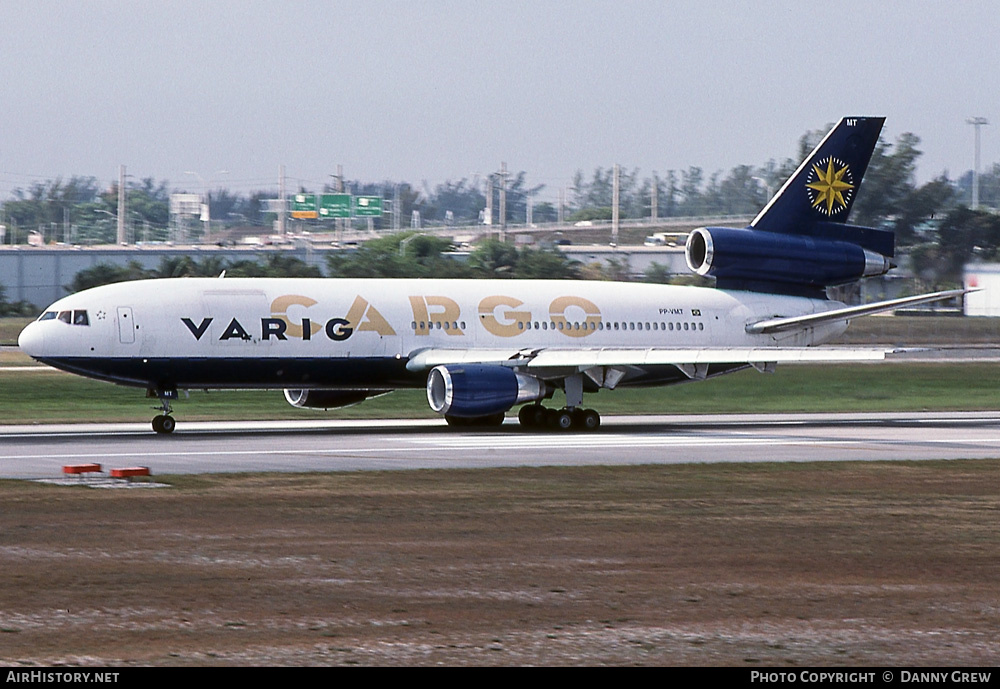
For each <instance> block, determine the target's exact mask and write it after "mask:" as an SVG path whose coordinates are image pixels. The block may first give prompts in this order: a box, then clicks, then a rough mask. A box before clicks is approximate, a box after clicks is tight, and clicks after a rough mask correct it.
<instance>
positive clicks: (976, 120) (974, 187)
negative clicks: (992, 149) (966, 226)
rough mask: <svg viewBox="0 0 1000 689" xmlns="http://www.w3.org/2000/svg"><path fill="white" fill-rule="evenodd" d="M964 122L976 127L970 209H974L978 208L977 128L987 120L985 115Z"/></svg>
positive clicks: (986, 122)
mask: <svg viewBox="0 0 1000 689" xmlns="http://www.w3.org/2000/svg"><path fill="white" fill-rule="evenodd" d="M966 122H967V123H968V124H971V125H972V126H973V127H975V128H976V158H975V167H973V168H972V210H976V209H977V208H979V129H980V128H981V127H982V126H983V125H984V124H989V122H988V121H987V120H986V118H985V117H970V118H969V119H967V120H966Z"/></svg>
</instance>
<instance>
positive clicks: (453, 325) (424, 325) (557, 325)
mask: <svg viewBox="0 0 1000 689" xmlns="http://www.w3.org/2000/svg"><path fill="white" fill-rule="evenodd" d="M459 325H461V328H459ZM418 326H419V328H418ZM526 328H527V329H528V330H664V331H668V332H669V331H674V330H676V331H681V330H687V331H693V330H704V329H705V324H704V323H702V322H669V323H666V322H662V321H661V322H659V323H655V322H654V323H648V322H642V323H636V322H634V321H629V322H618V321H613V322H611V323H608V324H606V325H605V323H604V321H598V322H596V323H595V322H593V321H589V322H586V323H576V322H574V323H569V322H566V323H564V322H563V321H518V322H517V329H518V330H524V329H526ZM410 329H411V330H418V329H419V330H425V329H430V330H434V329H437V330H442V329H444V330H459V329H460V330H465V321H462V322H461V324H459V322H458V321H451V322H449V321H430V322H424V321H420V322H419V323H418V322H417V321H410Z"/></svg>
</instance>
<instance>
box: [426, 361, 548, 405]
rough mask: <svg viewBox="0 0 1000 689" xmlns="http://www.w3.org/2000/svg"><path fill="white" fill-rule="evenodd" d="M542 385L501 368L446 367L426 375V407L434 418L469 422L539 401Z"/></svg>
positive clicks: (543, 385)
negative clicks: (437, 416) (444, 417)
mask: <svg viewBox="0 0 1000 689" xmlns="http://www.w3.org/2000/svg"><path fill="white" fill-rule="evenodd" d="M547 393H548V388H547V387H546V385H545V383H544V382H542V381H541V380H539V379H538V378H535V377H534V376H529V375H525V374H523V373H517V372H516V371H514V370H512V369H509V368H506V367H504V366H489V365H483V364H468V365H465V364H449V365H446V366H435V367H434V368H432V369H431V372H430V373H429V374H428V375H427V403H428V404H430V407H431V409H433V410H434V411H436V412H437V413H438V414H447V415H448V416H455V417H459V418H473V417H478V416H489V415H491V414H500V413H503V412H505V411H507V410H508V409H510V408H511V407H513V406H514V405H515V404H520V403H522V402H531V401H533V400H538V399H542V398H543V397H545V396H546V394H547Z"/></svg>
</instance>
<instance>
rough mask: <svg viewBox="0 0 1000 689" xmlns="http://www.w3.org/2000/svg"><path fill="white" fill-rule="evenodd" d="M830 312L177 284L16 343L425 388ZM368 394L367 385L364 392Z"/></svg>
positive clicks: (258, 374) (330, 383) (754, 338)
mask: <svg viewBox="0 0 1000 689" xmlns="http://www.w3.org/2000/svg"><path fill="white" fill-rule="evenodd" d="M837 306H840V305H839V304H837V303H835V302H830V301H824V300H819V299H809V298H803V297H792V296H781V295H771V294H761V293H754V292H734V291H724V290H717V289H709V288H698V287H681V286H666V285H650V284H633V283H613V282H598V281H593V282H581V281H556V280H509V281H508V280H434V279H430V280H419V279H323V278H317V279H304V278H273V279H271V278H216V279H211V278H178V279H163V280H145V281H137V282H129V283H119V284H112V285H106V286H103V287H97V288H94V289H90V290H86V291H83V292H80V293H77V294H74V295H71V296H68V297H65V298H63V299H60V300H59V301H57V302H56V303H54V304H53V305H52V306H50V307H49V308H48V309H47V310H46V313H45V314H44V315H43V316H42V318H40V319H39V320H38V321H36V322H34V323H32V324H30V325H29V326H28V327H27V328H26V329H25V330H24V332H23V333H22V335H21V338H20V340H19V342H20V344H21V347H22V348H23V349H24V350H25V351H26V352H27V353H28V354H30V355H31V356H33V357H35V358H36V359H39V360H41V361H46V362H48V363H51V364H52V365H55V366H58V367H60V368H64V369H66V370H70V371H73V372H76V373H81V374H83V375H90V376H93V377H96V378H102V379H106V380H113V381H115V382H120V383H125V384H131V385H142V386H149V387H158V386H164V385H166V386H178V387H194V388H197V387H275V388H281V387H337V386H340V385H343V386H345V387H349V386H353V387H357V386H365V385H369V384H370V385H372V386H379V385H387V386H390V387H399V386H404V385H422V384H423V379H424V378H425V377H426V376H425V374H424V375H420V376H415V375H412V373H408V372H407V371H406V369H405V364H406V362H407V361H408V360H409V359H410V358H411V357H413V356H414V355H415V354H417V353H419V352H420V351H422V350H426V349H429V348H430V349H437V350H440V349H449V350H450V349H454V350H465V351H468V350H476V349H491V350H498V349H508V348H509V349H510V350H511V351H512V352H517V351H524V350H536V349H541V348H550V349H551V348H556V349H606V348H617V347H629V348H636V347H649V348H674V347H677V348H682V347H683V348H692V347H696V348H712V347H773V346H783V347H790V346H796V347H798V346H808V345H814V344H820V343H822V342H823V341H825V340H828V339H829V338H830V337H833V336H836V335H837V334H839V333H840V332H842V331H843V330H844V328H845V327H846V323H831V324H825V325H823V326H821V327H817V328H807V329H804V330H798V331H795V332H793V333H783V334H780V335H764V334H748V333H747V332H746V330H745V328H746V326H747V325H749V324H752V323H755V322H757V321H760V320H763V319H768V318H781V317H791V316H798V315H803V314H811V313H818V312H823V311H827V310H830V309H832V308H834V307H837ZM368 378H370V379H372V380H371V381H370V383H366V382H365V380H366V379H368Z"/></svg>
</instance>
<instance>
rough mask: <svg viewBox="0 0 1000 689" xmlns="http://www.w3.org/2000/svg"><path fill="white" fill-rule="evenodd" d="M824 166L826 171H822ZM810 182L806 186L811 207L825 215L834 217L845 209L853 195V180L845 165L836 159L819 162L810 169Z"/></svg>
mask: <svg viewBox="0 0 1000 689" xmlns="http://www.w3.org/2000/svg"><path fill="white" fill-rule="evenodd" d="M824 166H825V168H826V169H824ZM809 179H810V182H809V183H808V184H806V189H807V193H808V194H809V200H810V201H811V202H812V207H813V208H815V209H817V210H819V211H820V212H821V213H824V214H826V215H834V214H836V213H839V212H841V211H842V210H844V209H845V208H847V204H848V203H850V202H851V196H852V195H853V194H854V184H853V181H854V178H853V177H852V176H851V170H850V168H848V167H847V164H846V163H844V162H843V161H840V160H837V159H836V158H827V159H826V160H821V161H820V162H819V163H816V164H814V165H813V167H812V172H811V173H810V175H809Z"/></svg>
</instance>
